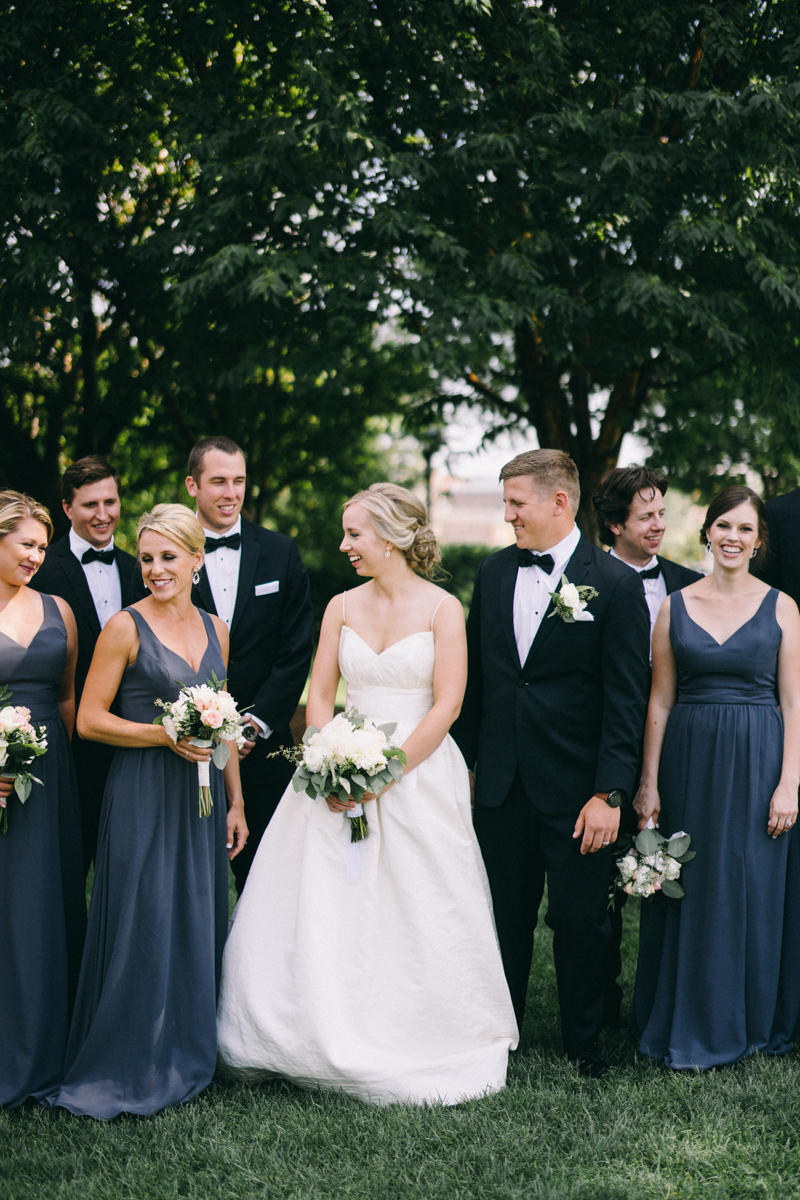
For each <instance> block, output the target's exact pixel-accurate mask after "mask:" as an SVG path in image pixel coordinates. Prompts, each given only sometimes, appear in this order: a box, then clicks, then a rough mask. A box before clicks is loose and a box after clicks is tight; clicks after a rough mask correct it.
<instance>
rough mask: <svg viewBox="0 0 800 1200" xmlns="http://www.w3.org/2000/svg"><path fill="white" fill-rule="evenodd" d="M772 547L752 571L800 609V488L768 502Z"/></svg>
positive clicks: (751, 566)
mask: <svg viewBox="0 0 800 1200" xmlns="http://www.w3.org/2000/svg"><path fill="white" fill-rule="evenodd" d="M766 507H767V528H768V529H769V544H768V547H767V553H766V556H765V557H764V561H763V562H762V563H761V565H760V566H758V567H757V566H755V563H754V562H753V563H751V564H750V571H751V573H752V574H753V575H757V576H758V578H759V579H763V580H764V583H768V584H769V586H770V587H774V588H777V589H778V591H780V592H786V594H787V596H791V597H792V599H793V600H794V602H795V604H797V605H798V606H800V488H795V489H794V491H791V492H786V493H785V494H784V495H783V496H773V498H772V499H771V500H768V501H767V505H766Z"/></svg>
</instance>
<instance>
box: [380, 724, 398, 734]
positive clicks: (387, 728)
mask: <svg viewBox="0 0 800 1200" xmlns="http://www.w3.org/2000/svg"><path fill="white" fill-rule="evenodd" d="M378 729H380V731H381V733H385V734H386V736H387V738H390V737H391V736H392V734H393V733H394V731H395V729H397V721H389V722H388V723H387V724H386V725H379V726H378Z"/></svg>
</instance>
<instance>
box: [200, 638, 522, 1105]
mask: <svg viewBox="0 0 800 1200" xmlns="http://www.w3.org/2000/svg"><path fill="white" fill-rule="evenodd" d="M434 642H435V639H434V635H433V633H431V632H429V631H424V632H419V633H415V634H412V635H411V636H409V637H405V638H403V639H402V640H400V641H398V642H395V643H394V644H392V645H390V646H389V647H387V649H386V650H384V652H383V653H382V654H378V653H377V652H376V651H374V650H373V649H372V648H371V647H370V646H369V645H368V644H367V643H366V642H365V641H364V640H363V639H362V638H361V637H360V636H359V635H358V634H357V633H356V632H355V631H354V630H352V629H350V628H349V627H348V626H346V625H345V626H344V627H343V629H342V632H341V640H340V644H339V667H340V671H341V673H342V675H343V676H344V678H345V680H346V681H347V704H348V707H351V706H352V707H354V708H356V709H357V710H358V711H359V712H360V713H361V714H362V715H363V716H368V717H370V718H372V719H373V720H375V721H377V723H378V724H382V723H384V722H393V721H396V722H397V728H396V730H395V733H394V738H395V740H396V741H397V743H398V744H399V745H402V743H403V742H404V741H405V740H406V739H407V738H408V736H409V735H410V734H411V732H412V731H413V730H414V729H415V728H416V726H417V725H418V724H419V722H420V721H421V720H422V719H423V718H424V717H425V715H426V713H427V712H428V711H429V710H430V708H431V705H432V703H433V667H434ZM366 811H367V819H368V821H369V836H368V837H367V838H366V840H364V841H363V842H359V843H358V845H357V847H356V849H357V852H358V857H359V858H360V873H358V871H348V856H349V855H350V854H351V852H352V851H351V843H350V828H349V820H348V819H347V818H346V817H344V816H343V815H342V814H341V813H334V812H331V811H330V809H329V808H328V806H327V804H326V803H325V802H324V800H321V801H319V802H318V803H314V801H313V800H311V799H310V798H309V797H308V796H307V795H306V794H305V792H301V793H297V792H296V791H295V790H294V788H293V787H292V786H291V784H290V785H289V787H288V788H287V790H286V792H285V794H284V796H283V799H282V800H281V802H280V804H279V805H278V808H277V810H276V812H275V816H274V817H273V818H272V820H271V821H270V823H269V825H268V826H267V830H266V832H265V834H264V836H263V838H262V840H261V844H260V846H259V848H258V852H257V854H256V857H255V860H254V862H253V866H252V868H251V870H250V874H249V876H248V879H247V885H246V887H245V889H244V892H243V893H242V897H241V899H240V901H239V903H238V905H237V906H236V909H235V912H234V917H233V922H232V926H231V931H230V934H229V937H228V943H227V946H226V948H225V957H224V962H223V971H222V989H221V992H220V1004H219V1048H220V1056H221V1058H222V1061H223V1064H224V1066H225V1069H226V1072H227V1073H230V1074H231V1075H233V1076H234V1077H236V1076H239V1077H241V1078H245V1079H255V1080H257V1079H260V1078H267V1077H269V1076H270V1075H271V1074H278V1075H282V1076H284V1077H286V1078H288V1079H290V1080H291V1081H292V1082H293V1083H295V1084H297V1085H298V1086H300V1087H306V1088H324V1089H329V1090H334V1091H341V1092H344V1093H347V1094H348V1095H350V1096H354V1097H356V1098H358V1099H361V1100H365V1101H368V1102H370V1103H373V1104H391V1103H394V1102H398V1101H399V1102H404V1103H424V1102H441V1103H444V1104H455V1103H458V1102H459V1101H460V1100H464V1099H468V1098H471V1097H477V1096H482V1095H484V1094H485V1093H487V1092H494V1091H497V1090H498V1089H499V1088H502V1087H503V1085H504V1083H505V1078H506V1067H507V1064H508V1051H509V1048H511V1047H513V1046H515V1045H516V1043H517V1025H516V1021H515V1019H514V1010H513V1007H512V1005H511V997H510V995H509V991H508V985H507V984H506V980H505V976H504V974H503V964H502V962H501V959H500V951H499V948H498V944H497V937H496V935H495V930H494V924H493V920H492V907H491V899H490V895H489V885H488V882H487V879H486V871H485V869H484V865H483V860H482V858H481V853H480V849H479V847H478V842H477V839H476V837H475V833H474V830H473V828H472V814H471V811H470V800H469V779H468V774H467V768H466V765H465V763H464V759H463V758H462V757H461V753H460V752H459V750H458V747H457V746H456V744H455V742H454V741H453V740H452V738H451V737H450V736H449V735H448V736H447V737H445V739H444V740H443V742H442V743H441V745H440V746H438V747H437V749H436V750H434V752H433V753H432V754H431V755H430V756H429V757H428V758H426V759H425V760H424V761H423V762H421V763H420V764H419V765H418V766H417V767H415V769H414V770H412V771H409V772H407V773H406V775H404V777H403V779H402V780H401V781H400V782H399V783H397V784H395V785H394V787H392V789H391V791H388V792H387V793H386V795H385V797H384V798H381V799H378V800H374V801H370V802H369V803H368V804H367V806H366Z"/></svg>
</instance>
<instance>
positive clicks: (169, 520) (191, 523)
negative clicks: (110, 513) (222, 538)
mask: <svg viewBox="0 0 800 1200" xmlns="http://www.w3.org/2000/svg"><path fill="white" fill-rule="evenodd" d="M143 533H160V534H161V535H162V537H165V538H169V540H170V541H171V542H175V544H176V546H181V547H182V548H183V549H184V550H188V552H189V554H196V553H197V551H198V550H202V549H203V547H204V546H205V544H206V534H205V530H204V529H203V526H202V525H201V524H200V522H199V521H198V519H197V517H196V516H195V515H194V513H193V512H192V510H191V509H190V508H187V507H186V505H185V504H157V505H156V506H155V508H154V509H153V510H152V511H151V512H146V513H142V515H141V516H140V517H139V524H138V525H137V526H136V544H137V545H138V544H139V542H140V541H141V540H142V534H143Z"/></svg>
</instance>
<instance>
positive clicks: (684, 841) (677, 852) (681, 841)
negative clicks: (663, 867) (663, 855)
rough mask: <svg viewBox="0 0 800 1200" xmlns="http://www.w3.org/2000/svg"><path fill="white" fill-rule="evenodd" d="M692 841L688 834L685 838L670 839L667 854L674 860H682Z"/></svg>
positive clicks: (685, 834)
mask: <svg viewBox="0 0 800 1200" xmlns="http://www.w3.org/2000/svg"><path fill="white" fill-rule="evenodd" d="M691 842H692V839H691V837H690V836H689V834H688V833H684V835H683V837H673V838H670V839H669V841H668V842H667V845H666V847H665V849H666V851H667V854H669V855H670V856H671V857H672V858H680V856H681V855H682V854H685V853H686V851H687V850H688V849H689V846H690V845H691Z"/></svg>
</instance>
